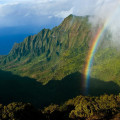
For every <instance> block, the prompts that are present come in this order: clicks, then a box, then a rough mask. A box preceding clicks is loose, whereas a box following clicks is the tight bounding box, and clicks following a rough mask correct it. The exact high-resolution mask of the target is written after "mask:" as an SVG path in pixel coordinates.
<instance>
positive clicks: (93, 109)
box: [0, 95, 120, 120]
mask: <svg viewBox="0 0 120 120" xmlns="http://www.w3.org/2000/svg"><path fill="white" fill-rule="evenodd" d="M119 117H120V95H102V96H100V97H88V96H78V97H76V98H74V99H70V100H68V101H67V102H65V103H64V104H62V105H55V104H51V105H50V106H48V107H45V108H44V109H41V110H40V109H35V108H34V107H33V106H32V105H31V104H23V103H11V104H9V105H7V106H3V105H0V119H1V120H8V119H9V120H117V119H119Z"/></svg>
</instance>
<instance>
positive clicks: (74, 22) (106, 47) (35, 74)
mask: <svg viewBox="0 0 120 120" xmlns="http://www.w3.org/2000/svg"><path fill="white" fill-rule="evenodd" d="M96 29H97V28H94V29H93V28H92V27H91V25H90V23H89V22H88V16H86V17H77V16H73V15H70V16H68V17H67V18H66V19H65V20H64V21H63V22H62V23H61V24H60V25H59V26H58V27H55V28H53V29H52V30H49V29H43V30H42V31H41V32H39V33H38V34H36V35H34V36H29V37H27V38H25V40H24V41H23V42H21V43H19V44H17V43H16V44H15V45H14V47H13V48H12V50H11V51H10V53H9V55H7V56H0V69H2V70H4V71H11V72H12V73H13V74H16V75H19V76H22V77H24V76H27V77H30V78H33V79H36V80H37V81H39V82H42V83H43V84H46V83H48V82H49V81H50V80H53V79H54V80H61V79H63V78H64V77H66V76H67V75H70V74H72V73H75V72H80V73H83V69H84V65H85V61H86V58H87V55H88V50H89V46H90V45H91V41H92V38H93V36H94V34H95V31H96ZM118 48H119V47H116V46H115V45H113V42H111V34H110V32H109V31H106V33H104V35H103V37H102V39H101V42H100V45H99V47H98V50H97V52H96V55H95V57H94V63H93V67H92V72H91V78H95V79H98V80H102V81H113V82H115V83H117V84H118V85H120V78H119V76H120V62H119V60H120V54H119V53H120V49H118Z"/></svg>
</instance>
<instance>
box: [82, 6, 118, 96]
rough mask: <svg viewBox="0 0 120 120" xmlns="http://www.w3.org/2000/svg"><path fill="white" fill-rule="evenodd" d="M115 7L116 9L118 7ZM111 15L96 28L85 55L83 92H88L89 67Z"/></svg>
mask: <svg viewBox="0 0 120 120" xmlns="http://www.w3.org/2000/svg"><path fill="white" fill-rule="evenodd" d="M116 9H117V11H118V7H117V8H116ZM113 17H114V16H113V15H112V16H110V17H109V18H108V19H107V20H106V21H105V22H104V24H103V26H102V27H101V28H99V29H98V31H97V33H96V35H95V37H94V39H93V42H92V45H91V47H90V49H89V52H88V56H87V59H86V63H85V67H84V73H83V74H84V83H83V84H84V85H83V88H84V90H85V91H83V92H85V94H88V89H89V83H90V73H91V67H92V64H93V59H94V55H95V53H96V50H97V47H98V45H99V43H100V40H101V37H102V35H103V33H104V32H105V31H106V29H107V28H108V26H109V24H110V23H111V21H112V18H113Z"/></svg>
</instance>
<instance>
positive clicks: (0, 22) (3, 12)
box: [0, 0, 120, 27]
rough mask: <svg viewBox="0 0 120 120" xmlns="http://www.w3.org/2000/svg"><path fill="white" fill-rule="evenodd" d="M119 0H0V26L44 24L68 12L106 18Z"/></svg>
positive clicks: (65, 15) (59, 18) (62, 17)
mask: <svg viewBox="0 0 120 120" xmlns="http://www.w3.org/2000/svg"><path fill="white" fill-rule="evenodd" d="M119 1H120V0H75V1H74V0H0V27H5V26H21V25H44V24H48V23H50V22H51V20H54V19H55V20H58V21H61V20H63V19H64V18H65V17H67V16H68V15H69V14H74V15H79V16H84V15H92V16H93V15H95V16H96V18H95V20H94V21H93V20H91V21H93V22H96V21H97V19H98V20H99V17H101V19H106V18H107V17H108V16H109V15H110V14H112V13H113V11H114V9H115V6H116V5H117V4H118V3H119Z"/></svg>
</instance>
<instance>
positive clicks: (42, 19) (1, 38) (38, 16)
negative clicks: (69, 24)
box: [0, 0, 120, 54]
mask: <svg viewBox="0 0 120 120" xmlns="http://www.w3.org/2000/svg"><path fill="white" fill-rule="evenodd" d="M119 1H120V0H0V54H8V52H9V51H10V49H11V48H12V46H13V44H14V42H21V41H23V39H24V38H25V37H27V36H28V35H33V34H36V33H38V32H39V31H40V30H41V29H43V28H50V29H51V28H53V27H54V26H57V25H59V24H60V23H61V22H62V20H63V19H64V18H65V17H67V16H68V15H70V14H74V15H78V16H85V15H96V16H97V18H98V15H99V16H103V18H105V17H106V16H107V14H109V13H110V12H112V8H113V9H114V6H115V5H116V4H118V2H119ZM101 9H102V10H101ZM93 22H95V21H93ZM7 41H9V42H8V43H10V44H9V47H5V45H6V43H7Z"/></svg>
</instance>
